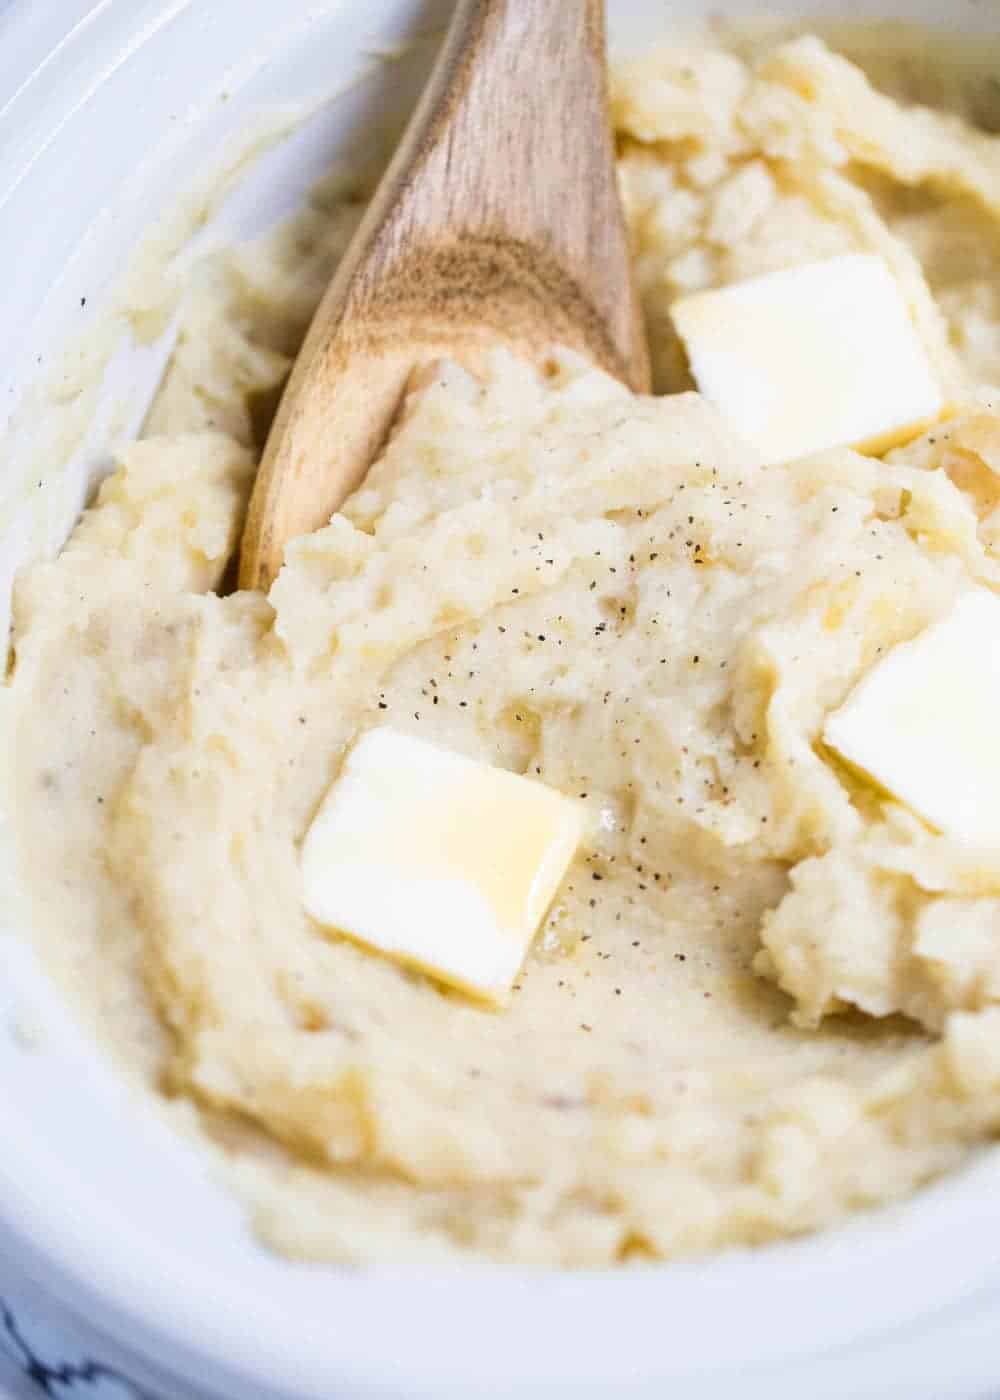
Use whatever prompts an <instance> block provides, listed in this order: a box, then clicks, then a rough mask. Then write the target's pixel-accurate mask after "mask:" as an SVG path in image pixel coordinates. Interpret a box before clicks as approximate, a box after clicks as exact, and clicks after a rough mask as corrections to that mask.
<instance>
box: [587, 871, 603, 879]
mask: <svg viewBox="0 0 1000 1400" xmlns="http://www.w3.org/2000/svg"><path fill="white" fill-rule="evenodd" d="M590 878H591V879H592V880H603V879H604V876H603V875H599V874H598V873H597V871H596V870H592V871H591V872H590Z"/></svg>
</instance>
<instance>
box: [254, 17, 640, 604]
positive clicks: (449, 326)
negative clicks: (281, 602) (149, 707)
mask: <svg viewBox="0 0 1000 1400" xmlns="http://www.w3.org/2000/svg"><path fill="white" fill-rule="evenodd" d="M498 341H500V342H504V343H506V344H508V345H510V346H511V347H513V348H514V349H515V350H517V351H518V352H519V353H521V354H525V355H529V356H535V357H538V356H540V355H544V354H545V353H546V351H549V350H550V349H551V347H552V346H553V345H555V344H561V345H567V346H570V347H572V348H574V349H578V350H580V351H582V352H584V353H585V354H587V355H589V356H590V357H591V358H592V359H593V360H594V361H595V362H596V363H597V364H599V365H601V366H602V367H603V368H605V369H607V370H608V371H610V373H612V374H614V375H616V376H618V377H619V378H621V379H623V380H624V381H625V382H626V383H628V384H629V385H631V386H632V387H633V388H634V389H636V390H639V391H647V390H648V388H649V360H648V351H647V347H646V341H645V335H644V332H643V327H642V322H641V317H640V313H639V309H638V302H637V298H636V295H635V291H634V288H633V285H632V280H631V272H630V266H629V258H628V245H627V235H626V231H625V225H624V219H623V216H622V211H621V206H620V203H619V198H618V189H617V183H616V176H615V166H614V146H613V138H612V135H611V130H610V125H609V120H608V103H607V68H606V57H605V32H604V10H603V0H459V3H458V5H457V7H456V12H455V16H454V19H453V22H452V25H451V28H450V30H449V32H448V35H447V38H446V39H445V42H444V46H443V49H442V52H441V55H440V57H439V59H438V62H437V65H436V67H435V70H434V73H433V75H432V77H431V80H430V82H429V84H428V86H427V88H426V90H425V92H424V94H423V97H422V99H421V101H420V104H419V106H418V108H417V110H416V112H415V114H414V116H413V118H412V120H411V123H410V125H409V127H408V129H407V132H406V135H405V136H404V138H403V141H402V143H401V145H400V147H399V149H398V151H397V153H396V156H395V158H394V160H393V162H392V164H391V165H390V167H389V170H388V172H387V173H386V176H385V178H384V180H383V181H382V184H381V185H380V186H379V189H378V192H377V194H376V196H375V199H374V201H373V203H372V205H371V207H370V208H369V210H368V213H367V215H366V217H365V219H364V221H363V223H362V225H361V228H360V229H359V231H358V233H357V235H356V237H355V239H354V241H353V243H352V245H351V247H350V249H349V250H348V253H347V255H346V257H345V258H344V260H343V262H342V263H341V265H340V267H339V268H338V271H337V273H336V275H335V277H334V279H333V281H332V283H331V285H330V287H329V289H328V291H327V293H326V296H325V297H324V299H323V301H322V303H321V305H320V307H319V310H318V311H317V313H316V316H315V319H314V321H313V323H312V326H311V328H310V330H309V333H308V336H307V337H306V340H305V343H304V345H303V347H302V350H301V351H300V353H299V357H298V360H297V361H296V364H295V368H294V370H293V372H292V376H291V378H290V380H289V383H288V387H287V388H286V390H285V393H284V395H283V398H282V401H281V405H280V407H279V410H278V413H277V416H276V418H275V421H274V424H273V426H272V429H271V432H270V435H269V438H268V442H267V446H266V449H265V452H264V457H263V460H262V463H261V466H260V470H259V472H258V476H257V481H256V485H255V488H254V493H253V498H252V501H251V505H250V511H249V515H248V519H247V525H246V531H245V534H244V538H243V547H242V553H241V560H240V585H241V587H244V588H267V587H269V585H270V583H271V581H272V580H273V578H274V576H275V574H276V573H277V571H278V569H279V568H280V566H281V563H282V559H283V556H284V549H285V545H286V543H287V541H288V540H289V539H291V538H293V537H294V536H296V535H301V534H304V533H306V532H309V531H312V530H315V529H317V528H318V527H320V526H321V525H323V524H325V523H326V522H327V521H328V520H329V518H330V516H331V515H332V514H333V512H334V511H335V510H337V509H338V507H339V506H340V505H341V504H342V503H343V501H344V500H345V499H346V497H347V496H348V495H349V494H350V493H351V491H353V490H354V489H355V487H356V486H357V485H358V484H359V483H360V482H361V480H362V479H363V477H364V475H365V473H366V471H367V470H368V467H369V465H370V464H371V462H372V460H373V458H374V457H375V456H376V455H377V453H378V451H379V449H380V447H381V446H382V444H383V442H384V440H385V438H386V435H387V433H388V431H389V429H390V427H391V424H392V421H393V418H394V417H395V414H396V412H397V409H398V407H399V404H400V401H401V399H402V396H403V393H404V391H405V388H406V384H407V381H408V379H409V376H410V374H411V371H412V370H413V369H414V367H415V366H417V365H418V364H421V363H424V362H426V361H427V360H429V359H437V358H439V357H440V356H442V355H450V356H451V357H453V358H455V359H458V360H459V361H461V362H462V363H465V364H466V365H469V366H470V367H472V368H475V364H476V362H477V360H478V358H479V356H481V354H482V353H483V351H484V350H485V349H487V348H488V347H491V346H495V345H496V343H497V342H498Z"/></svg>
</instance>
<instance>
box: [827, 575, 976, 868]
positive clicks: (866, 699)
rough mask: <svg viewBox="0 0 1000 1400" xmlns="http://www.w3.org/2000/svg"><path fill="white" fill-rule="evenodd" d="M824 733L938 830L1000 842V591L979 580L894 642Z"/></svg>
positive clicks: (962, 837)
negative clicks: (907, 638) (929, 621)
mask: <svg viewBox="0 0 1000 1400" xmlns="http://www.w3.org/2000/svg"><path fill="white" fill-rule="evenodd" d="M823 738H824V740H825V742H826V743H827V744H828V745H829V746H830V748H831V749H834V750H835V751H836V752H837V753H839V754H840V755H841V757H843V758H845V759H847V761H848V762H849V763H851V764H852V765H853V766H854V767H856V768H858V769H860V770H862V772H864V773H866V774H867V775H868V776H869V777H871V778H873V779H874V780H875V781H876V782H877V783H878V784H879V785H880V786H881V787H883V788H885V789H886V790H887V791H888V792H889V793H891V794H892V796H893V797H895V798H898V799H899V801H901V802H904V803H906V804H907V805H908V806H909V807H911V808H912V809H913V811H915V812H916V813H917V814H918V815H919V816H921V817H923V818H924V820H925V821H927V822H929V823H930V825H931V826H933V827H936V828H937V830H938V831H941V832H944V833H945V834H946V835H948V836H952V837H955V838H957V839H959V840H961V841H967V842H971V843H974V844H976V845H985V846H998V847H1000V598H998V597H997V596H996V595H995V594H993V593H991V592H989V591H988V590H987V589H985V588H976V589H972V590H970V591H969V592H968V593H966V594H963V595H962V597H961V598H960V599H959V601H958V602H957V603H956V605H955V607H954V608H953V610H952V612H951V613H950V614H949V615H948V616H947V617H946V618H944V620H943V621H941V622H937V623H934V624H933V625H932V626H931V627H928V628H927V629H926V630H925V631H923V632H922V633H921V634H920V635H919V636H918V637H916V638H915V639H914V640H913V641H912V642H904V643H903V644H902V645H900V646H897V647H894V648H893V650H892V651H891V652H890V653H889V654H888V656H886V657H885V658H884V660H882V661H880V662H879V663H878V665H877V666H875V667H874V669H873V670H872V671H870V672H869V673H868V675H867V676H866V677H865V678H864V679H863V680H862V681H861V682H860V684H859V685H858V686H856V688H855V689H854V691H853V692H852V694H851V695H850V696H848V698H847V701H846V702H845V704H844V705H843V706H842V707H841V708H840V709H839V710H837V711H836V712H835V713H834V714H832V715H831V716H830V717H829V719H828V720H827V722H826V727H825V729H824V731H823Z"/></svg>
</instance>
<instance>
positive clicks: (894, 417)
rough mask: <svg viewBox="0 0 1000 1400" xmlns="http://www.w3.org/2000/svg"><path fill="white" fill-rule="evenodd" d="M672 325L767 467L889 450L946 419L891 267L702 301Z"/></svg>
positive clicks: (840, 263)
mask: <svg viewBox="0 0 1000 1400" xmlns="http://www.w3.org/2000/svg"><path fill="white" fill-rule="evenodd" d="M672 315H673V319H674V324H675V326H676V328H677V332H678V334H679V335H680V337H681V340H682V341H683V342H684V345H685V348H686V350H687V354H688V359H689V362H690V365H691V372H692V374H693V375H694V378H695V382H696V383H697V385H698V388H699V389H700V391H701V392H702V394H704V396H705V398H706V399H708V400H709V401H710V402H711V403H713V404H714V405H715V407H716V408H717V409H718V410H719V412H720V413H721V414H722V416H723V417H724V418H725V419H726V420H727V421H728V423H729V424H730V425H731V427H732V428H733V429H734V430H735V431H736V432H738V433H739V434H740V435H741V436H742V437H743V438H745V439H746V441H747V442H748V443H750V444H752V445H753V446H754V447H755V448H756V449H757V450H758V452H759V453H760V454H761V457H762V460H763V461H764V462H785V461H790V460H791V459H793V458H795V457H804V456H806V455H808V454H809V453H812V452H821V451H823V450H824V449H826V448H829V447H855V448H858V449H860V450H862V451H867V452H881V451H885V450H886V449H888V448H889V447H892V446H894V445H895V444H897V443H900V442H904V441H906V440H907V439H909V438H912V437H915V436H916V435H917V434H918V433H919V432H921V431H922V430H923V429H924V428H925V427H927V426H928V425H929V424H930V423H933V422H934V421H936V420H937V419H938V418H939V417H940V415H941V412H942V410H943V407H944V403H943V399H942V395H941V390H940V387H939V386H938V383H937V381H936V379H935V375H934V370H933V367H932V365H931V362H930V359H929V357H928V354H927V351H926V349H925V347H924V345H923V343H922V341H921V340H920V337H919V335H918V333H917V330H916V327H915V326H914V324H913V319H912V317H911V316H910V312H909V309H908V307H907V304H906V300H905V298H904V296H903V293H902V291H901V290H900V287H899V284H898V282H897V281H896V278H895V277H894V276H893V274H892V272H891V271H890V269H889V267H888V265H887V264H886V263H885V261H884V260H883V259H882V258H880V257H876V256H872V255H869V254H865V253H851V254H847V255H845V256H843V257H836V258H828V259H825V260H824V261H822V262H814V263H807V264H804V265H803V266H800V267H792V268H788V269H787V270H785V271H781V272H771V273H767V274H765V275H764V276H763V277H754V278H751V279H750V280H748V281H745V282H736V283H733V284H732V285H731V286H728V287H720V288H717V289H715V290H712V291H705V292H695V293H693V294H692V295H690V296H685V297H681V298H680V299H679V300H678V301H676V302H675V303H674V305H673V307H672Z"/></svg>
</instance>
